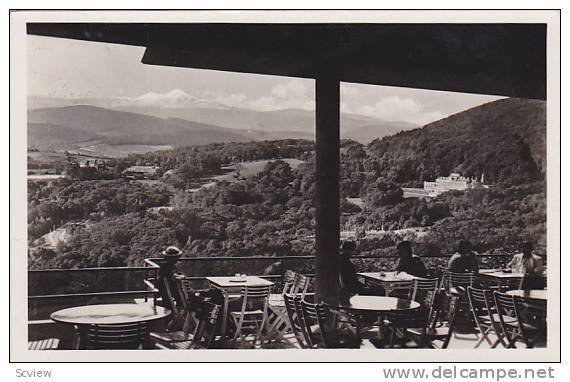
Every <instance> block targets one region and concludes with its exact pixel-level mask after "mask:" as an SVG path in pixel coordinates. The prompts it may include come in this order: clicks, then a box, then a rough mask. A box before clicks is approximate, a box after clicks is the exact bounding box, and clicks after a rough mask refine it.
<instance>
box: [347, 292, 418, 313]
mask: <svg viewBox="0 0 570 382" xmlns="http://www.w3.org/2000/svg"><path fill="white" fill-rule="evenodd" d="M419 307H420V304H419V303H418V302H416V301H412V300H406V299H403V298H397V297H387V296H359V295H356V296H352V297H351V298H350V299H349V300H348V303H341V304H339V305H338V308H342V309H350V310H360V311H371V312H386V311H392V310H412V309H417V308H419Z"/></svg>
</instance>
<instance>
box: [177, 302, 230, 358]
mask: <svg viewBox="0 0 570 382" xmlns="http://www.w3.org/2000/svg"><path fill="white" fill-rule="evenodd" d="M221 312H222V306H221V305H218V304H213V303H210V302H203V303H201V308H200V309H198V310H197V311H196V319H197V321H198V323H197V325H196V327H195V329H194V333H193V334H192V336H191V339H190V340H187V341H175V342H173V343H172V347H171V348H173V349H181V350H186V349H212V348H214V347H216V346H215V344H216V327H217V324H218V321H219V318H220V316H221Z"/></svg>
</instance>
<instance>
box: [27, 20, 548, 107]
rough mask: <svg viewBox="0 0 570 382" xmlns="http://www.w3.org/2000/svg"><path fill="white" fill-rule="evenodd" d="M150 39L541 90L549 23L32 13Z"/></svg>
mask: <svg viewBox="0 0 570 382" xmlns="http://www.w3.org/2000/svg"><path fill="white" fill-rule="evenodd" d="M27 31H28V34H32V35H41V36H51V37H62V38H70V39H79V40H86V41H99V42H106V43H114V44H126V45H135V46H142V47H146V50H145V53H144V56H143V59H142V62H143V63H145V64H152V65H165V66H177V67H188V68H199V69H210V70H222V71H231V72H242V73H256V74H268V75H279V76H292V77H302V78H321V77H332V78H335V79H338V80H340V81H344V82H353V83H363V84H375V85H386V86H400V87H411V88H420V89H433V90H442V91H454V92H464V93H479V94H489V95H501V96H509V97H520V98H535V99H546V25H545V24H241V23H232V24H212V23H208V24H200V23H198V24H196V23H194V24H162V23H28V24H27Z"/></svg>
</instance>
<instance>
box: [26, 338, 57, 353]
mask: <svg viewBox="0 0 570 382" xmlns="http://www.w3.org/2000/svg"><path fill="white" fill-rule="evenodd" d="M58 348H59V338H45V339H43V340H35V341H28V350H56V349H58Z"/></svg>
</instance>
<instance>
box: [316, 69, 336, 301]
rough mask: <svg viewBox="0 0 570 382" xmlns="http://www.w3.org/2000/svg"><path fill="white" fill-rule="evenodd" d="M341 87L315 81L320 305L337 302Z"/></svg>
mask: <svg viewBox="0 0 570 382" xmlns="http://www.w3.org/2000/svg"><path fill="white" fill-rule="evenodd" d="M339 87H340V83H339V81H338V79H336V78H317V79H316V94H315V102H316V169H315V180H316V201H315V202H316V206H315V207H316V232H315V236H316V239H315V247H316V248H315V249H316V259H315V274H316V277H315V292H316V294H317V299H318V300H320V301H325V302H331V303H334V302H335V301H337V300H338V297H339V294H340V286H339V279H338V265H337V264H338V249H339V239H340V238H339V236H340V232H339V229H340V228H339V226H340V201H339V199H340V194H339V170H340V168H339V165H340V93H339Z"/></svg>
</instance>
